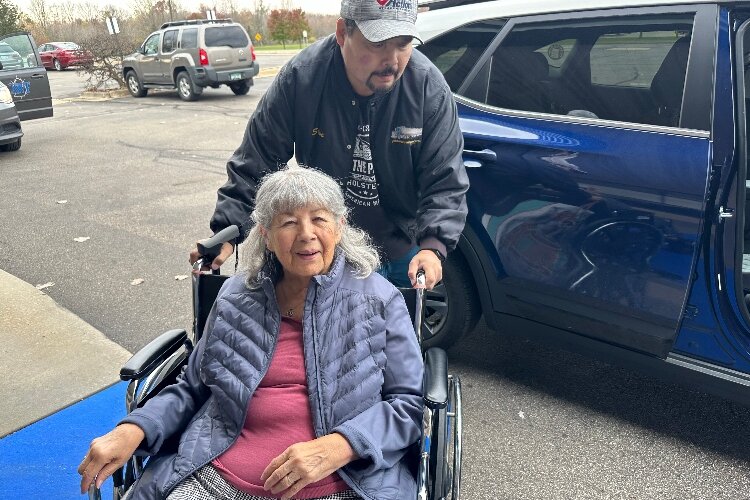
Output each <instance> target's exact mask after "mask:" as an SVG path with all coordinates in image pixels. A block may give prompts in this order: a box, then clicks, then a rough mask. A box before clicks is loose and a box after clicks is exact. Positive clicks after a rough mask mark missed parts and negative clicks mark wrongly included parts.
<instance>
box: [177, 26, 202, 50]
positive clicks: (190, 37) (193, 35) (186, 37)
mask: <svg viewBox="0 0 750 500" xmlns="http://www.w3.org/2000/svg"><path fill="white" fill-rule="evenodd" d="M180 47H182V48H183V49H197V48H198V29H197V28H190V29H184V30H182V41H181V42H180Z"/></svg>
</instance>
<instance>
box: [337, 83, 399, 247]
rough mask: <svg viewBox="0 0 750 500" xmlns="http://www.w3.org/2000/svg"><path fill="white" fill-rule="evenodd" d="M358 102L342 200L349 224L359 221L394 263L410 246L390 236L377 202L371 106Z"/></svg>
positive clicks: (362, 100) (390, 228)
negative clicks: (371, 138)
mask: <svg viewBox="0 0 750 500" xmlns="http://www.w3.org/2000/svg"><path fill="white" fill-rule="evenodd" d="M358 101H359V124H358V125H357V139H356V141H355V143H354V154H353V155H352V171H351V174H350V175H349V177H348V178H347V179H346V181H345V183H344V185H343V188H344V196H345V197H346V200H347V204H348V205H349V207H350V209H351V212H352V220H356V221H361V222H360V226H361V227H362V229H364V230H366V231H367V232H368V233H369V234H370V237H372V239H373V242H375V243H376V244H377V245H378V246H379V247H380V250H381V252H382V255H383V256H384V257H385V258H386V259H389V260H392V259H397V258H399V257H401V256H402V255H404V254H405V253H406V252H407V251H408V250H409V249H410V248H411V247H412V246H413V245H412V244H411V243H410V242H409V241H407V237H406V236H405V235H403V234H394V231H397V232H398V231H399V230H398V228H395V227H394V225H393V221H391V220H389V218H388V216H387V214H386V213H385V210H384V209H383V205H382V204H381V202H380V192H379V191H378V189H379V184H378V179H377V175H376V173H375V164H374V162H373V158H372V150H371V149H370V112H371V108H372V106H373V103H372V99H371V98H370V97H359V98H358Z"/></svg>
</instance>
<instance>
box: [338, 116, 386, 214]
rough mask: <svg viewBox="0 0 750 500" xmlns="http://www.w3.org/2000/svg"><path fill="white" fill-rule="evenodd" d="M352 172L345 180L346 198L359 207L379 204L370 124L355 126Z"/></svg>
mask: <svg viewBox="0 0 750 500" xmlns="http://www.w3.org/2000/svg"><path fill="white" fill-rule="evenodd" d="M352 157H353V158H352V172H351V175H350V176H349V179H347V181H346V190H345V195H346V198H347V199H348V200H349V201H351V202H352V203H353V204H355V205H359V206H361V207H375V206H378V205H379V204H380V198H379V196H378V182H377V179H376V177H375V167H374V166H373V164H372V151H371V150H370V126H369V125H360V126H359V127H358V128H357V141H356V143H355V145H354V154H353V155H352Z"/></svg>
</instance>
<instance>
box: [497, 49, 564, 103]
mask: <svg viewBox="0 0 750 500" xmlns="http://www.w3.org/2000/svg"><path fill="white" fill-rule="evenodd" d="M548 78H549V64H548V63H547V58H546V57H544V55H543V54H540V53H539V52H535V51H534V50H533V49H532V48H530V47H521V46H518V47H505V48H501V49H500V51H499V53H497V52H496V53H495V55H494V56H493V57H492V66H491V70H490V79H489V89H488V92H487V104H488V105H490V106H497V107H500V108H508V109H517V110H521V111H536V112H542V113H549V112H550V106H549V98H548V95H547V89H546V87H545V83H546V82H547V79H548Z"/></svg>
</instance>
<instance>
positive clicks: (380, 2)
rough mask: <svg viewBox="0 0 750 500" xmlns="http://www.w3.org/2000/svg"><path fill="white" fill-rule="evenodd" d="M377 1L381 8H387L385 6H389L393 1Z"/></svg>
mask: <svg viewBox="0 0 750 500" xmlns="http://www.w3.org/2000/svg"><path fill="white" fill-rule="evenodd" d="M375 1H376V2H378V3H379V4H380V6H381V7H385V4H387V3H388V2H390V1H391V0H375Z"/></svg>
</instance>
